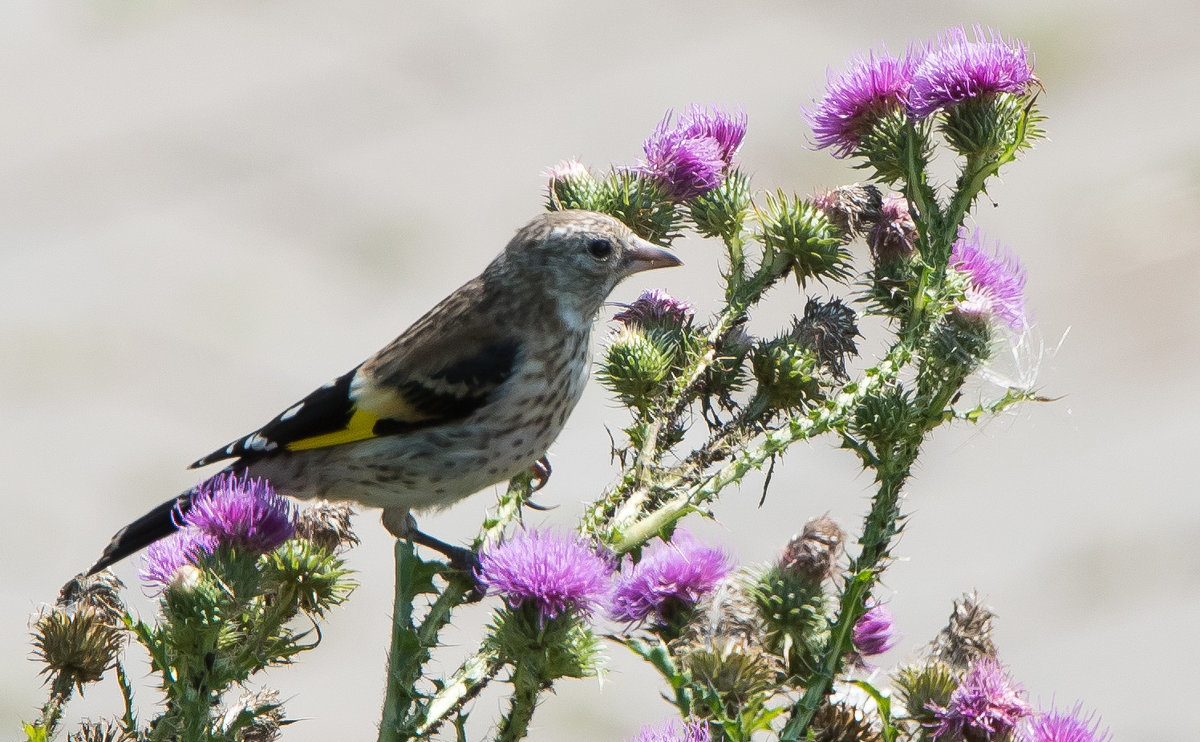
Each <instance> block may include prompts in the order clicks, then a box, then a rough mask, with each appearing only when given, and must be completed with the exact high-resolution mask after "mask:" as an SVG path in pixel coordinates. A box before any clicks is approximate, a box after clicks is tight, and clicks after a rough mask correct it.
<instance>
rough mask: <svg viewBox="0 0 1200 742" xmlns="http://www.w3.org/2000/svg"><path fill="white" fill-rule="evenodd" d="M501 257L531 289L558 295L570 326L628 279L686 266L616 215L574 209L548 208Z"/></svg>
mask: <svg viewBox="0 0 1200 742" xmlns="http://www.w3.org/2000/svg"><path fill="white" fill-rule="evenodd" d="M501 261H502V262H503V263H504V269H505V273H507V274H508V275H510V276H518V277H519V280H521V281H522V282H524V283H525V285H527V286H528V287H529V290H530V291H540V292H541V293H542V294H543V295H544V296H551V297H554V298H555V299H556V300H557V302H558V311H559V314H560V315H561V316H562V317H563V319H564V320H565V321H567V322H568V324H580V323H587V322H591V320H592V317H594V316H595V314H596V312H598V311H599V310H600V306H601V305H602V304H603V303H604V300H605V299H607V298H608V295H609V293H611V292H612V290H613V288H614V287H615V286H616V285H617V284H618V283H620V281H621V280H622V279H624V278H625V277H627V276H630V275H632V274H634V273H637V272H639V271H644V270H650V269H651V268H668V267H671V266H676V265H682V264H683V261H681V260H680V259H679V258H677V257H675V255H674V254H673V253H671V252H670V251H668V250H665V249H663V248H661V247H658V246H657V245H652V244H650V243H649V242H647V241H646V240H643V239H642V238H641V237H638V236H637V235H635V234H634V233H633V232H632V231H631V230H630V229H629V227H627V226H625V225H624V224H622V223H621V222H620V221H618V220H616V219H614V218H613V217H611V216H608V215H607V214H600V213H597V212H594V211H576V210H567V211H552V212H547V213H545V214H542V215H540V216H538V217H537V218H535V219H534V220H533V221H531V222H529V224H526V225H525V226H524V227H522V228H521V230H520V231H518V232H517V235H516V237H514V238H513V240H512V242H510V243H508V247H507V248H505V250H504V255H502V256H501V259H500V261H498V262H501Z"/></svg>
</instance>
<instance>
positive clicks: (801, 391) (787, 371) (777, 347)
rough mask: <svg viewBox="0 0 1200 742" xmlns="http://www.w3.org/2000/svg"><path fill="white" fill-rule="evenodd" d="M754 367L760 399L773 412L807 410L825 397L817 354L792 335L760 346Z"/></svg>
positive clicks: (754, 352)
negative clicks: (819, 375)
mask: <svg viewBox="0 0 1200 742" xmlns="http://www.w3.org/2000/svg"><path fill="white" fill-rule="evenodd" d="M750 365H751V368H752V369H753V370H754V378H755V380H756V381H757V382H758V396H760V397H761V398H762V399H763V400H764V401H765V402H766V404H767V406H768V407H770V408H771V409H795V408H798V407H804V406H807V405H808V404H809V403H811V402H812V401H813V400H815V399H819V398H820V396H821V384H820V382H819V381H818V379H817V372H818V365H819V364H818V362H817V357H816V354H815V353H813V352H812V351H811V350H809V349H808V348H805V347H804V346H802V345H801V344H800V343H799V342H798V341H797V340H796V339H795V338H793V337H791V336H790V335H784V336H782V337H779V338H776V339H774V340H769V341H766V342H763V343H759V344H758V345H757V346H755V348H754V350H752V351H751V353H750Z"/></svg>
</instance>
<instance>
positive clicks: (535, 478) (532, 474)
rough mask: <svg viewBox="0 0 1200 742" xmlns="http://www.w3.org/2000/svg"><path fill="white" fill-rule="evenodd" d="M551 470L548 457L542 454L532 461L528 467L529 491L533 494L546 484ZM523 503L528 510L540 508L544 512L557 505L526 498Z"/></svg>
mask: <svg viewBox="0 0 1200 742" xmlns="http://www.w3.org/2000/svg"><path fill="white" fill-rule="evenodd" d="M551 471H552V470H551V468H550V459H548V458H546V457H545V456H543V457H541V458H540V459H538V460H537V461H535V462H533V466H531V467H529V493H530V494H533V493H534V492H537V491H538V490H540V489H541V488H542V487H545V486H546V482H549V481H550V472H551ZM524 505H525V507H527V508H529V509H530V510H540V511H543V512H545V511H547V510H553V509H555V508H556V507H558V506H557V505H539V504H538V503H536V502H534V501H533V500H526V501H525V502H524Z"/></svg>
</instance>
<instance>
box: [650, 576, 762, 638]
mask: <svg viewBox="0 0 1200 742" xmlns="http://www.w3.org/2000/svg"><path fill="white" fill-rule="evenodd" d="M718 637H724V638H727V639H732V640H734V641H737V642H740V643H742V644H744V645H746V646H761V645H762V644H763V626H762V620H761V619H760V618H759V614H758V607H757V606H756V605H755V603H754V600H753V598H752V597H751V596H750V595H749V594H747V592H746V589H745V585H744V583H743V582H742V579H741V578H740V577H739V576H738V575H734V576H733V577H730V578H727V579H725V580H723V581H721V582H720V583H719V584H718V585H717V586H716V587H715V588H713V590H712V592H710V593H708V594H707V595H705V596H704V597H703V598H702V599H701V600H700V602H699V603H697V604H696V608H695V609H694V610H693V612H692V620H691V621H689V622H688V624H687V626H685V627H684V630H683V635H682V636H681V637H680V638H679V639H677V640H676V641H674V642H672V644H671V649H672V652H675V653H678V652H679V651H682V649H683V648H685V647H686V646H688V645H701V644H704V643H705V642H709V641H712V640H714V639H716V638H718Z"/></svg>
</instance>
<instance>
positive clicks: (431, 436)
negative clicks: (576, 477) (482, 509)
mask: <svg viewBox="0 0 1200 742" xmlns="http://www.w3.org/2000/svg"><path fill="white" fill-rule="evenodd" d="M551 420H552V418H551ZM560 428H561V426H559V427H557V428H553V429H552V428H551V427H550V426H548V425H540V424H533V425H531V424H524V425H515V426H512V427H496V426H486V427H485V426H481V425H478V424H476V425H465V424H464V425H459V426H453V427H451V428H449V429H446V428H442V429H439V430H437V431H433V432H428V433H422V432H416V433H407V434H404V435H399V436H384V437H381V438H374V439H371V440H367V441H359V442H355V443H347V444H343V445H340V446H331V447H329V448H323V449H315V450H312V451H296V452H292V453H291V454H290V455H289V456H286V457H279V458H278V459H271V458H268V459H263V460H260V461H257V462H254V463H253V464H252V465H251V466H250V472H251V473H252V474H254V475H255V476H262V477H266V478H267V479H269V480H270V481H271V483H272V484H273V485H274V486H275V488H276V490H277V491H279V492H281V493H282V494H285V495H290V496H292V497H298V498H301V499H311V498H321V499H327V500H349V501H352V502H357V503H359V504H362V505H366V506H369V507H379V508H396V507H400V508H407V509H410V510H425V509H429V508H439V507H446V506H449V505H451V504H453V503H455V502H457V501H458V500H460V499H462V498H464V497H468V496H470V495H472V494H474V493H476V492H478V491H480V490H482V489H485V488H487V487H489V486H491V485H494V484H498V483H500V482H505V481H507V480H509V479H511V478H512V477H514V476H516V475H517V474H519V473H520V472H522V471H524V470H526V469H528V468H529V467H530V466H532V465H533V464H534V462H535V461H537V459H538V458H539V457H540V456H542V455H543V454H544V453H545V451H546V449H547V448H548V447H549V446H550V444H551V443H552V442H553V440H554V437H555V435H557V433H558V430H559V429H560Z"/></svg>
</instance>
